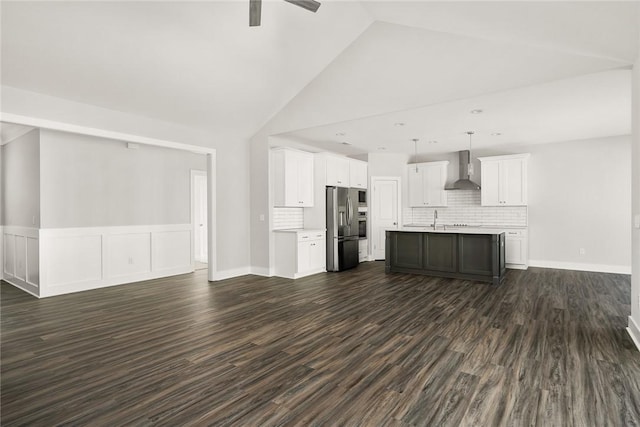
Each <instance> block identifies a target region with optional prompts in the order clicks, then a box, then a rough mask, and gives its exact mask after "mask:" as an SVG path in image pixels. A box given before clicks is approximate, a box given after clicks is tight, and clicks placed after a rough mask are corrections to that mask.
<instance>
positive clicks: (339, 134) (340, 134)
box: [336, 132, 346, 136]
mask: <svg viewBox="0 0 640 427" xmlns="http://www.w3.org/2000/svg"><path fill="white" fill-rule="evenodd" d="M345 135H346V133H344V132H338V133H336V136H345Z"/></svg>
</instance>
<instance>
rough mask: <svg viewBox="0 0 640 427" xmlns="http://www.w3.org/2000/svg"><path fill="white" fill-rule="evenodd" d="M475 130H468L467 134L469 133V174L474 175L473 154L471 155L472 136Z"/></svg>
mask: <svg viewBox="0 0 640 427" xmlns="http://www.w3.org/2000/svg"><path fill="white" fill-rule="evenodd" d="M474 133H475V132H474V131H472V130H469V131H467V135H469V163H468V164H467V175H469V176H471V175H473V160H472V159H473V156H472V155H471V136H472V135H473V134H474Z"/></svg>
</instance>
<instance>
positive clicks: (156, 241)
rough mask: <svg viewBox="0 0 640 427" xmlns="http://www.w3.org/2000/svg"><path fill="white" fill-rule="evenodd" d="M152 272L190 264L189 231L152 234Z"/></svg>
mask: <svg viewBox="0 0 640 427" xmlns="http://www.w3.org/2000/svg"><path fill="white" fill-rule="evenodd" d="M152 260H153V271H158V272H160V271H170V270H174V269H176V268H181V267H183V266H186V265H190V264H191V229H189V230H175V231H165V232H156V233H154V234H153V257H152Z"/></svg>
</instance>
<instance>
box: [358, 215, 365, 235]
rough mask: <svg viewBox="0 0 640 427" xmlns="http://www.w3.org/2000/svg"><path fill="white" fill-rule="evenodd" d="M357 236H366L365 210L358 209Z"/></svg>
mask: <svg viewBox="0 0 640 427" xmlns="http://www.w3.org/2000/svg"><path fill="white" fill-rule="evenodd" d="M358 237H359V238H361V239H366V238H367V211H358Z"/></svg>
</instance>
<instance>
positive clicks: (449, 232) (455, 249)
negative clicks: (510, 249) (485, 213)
mask: <svg viewBox="0 0 640 427" xmlns="http://www.w3.org/2000/svg"><path fill="white" fill-rule="evenodd" d="M504 239H505V233H504V230H500V229H483V228H462V229H455V228H454V229H452V228H439V229H432V228H430V227H403V228H401V229H400V230H388V231H387V232H386V248H385V255H386V256H385V272H386V273H391V272H398V273H415V274H425V275H429V276H438V277H450V278H455V279H468V280H478V281H483V282H489V283H493V284H494V285H497V284H499V283H500V282H501V281H502V279H504V275H505V271H506V270H505V257H504V251H505V248H504V242H505V240H504Z"/></svg>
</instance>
